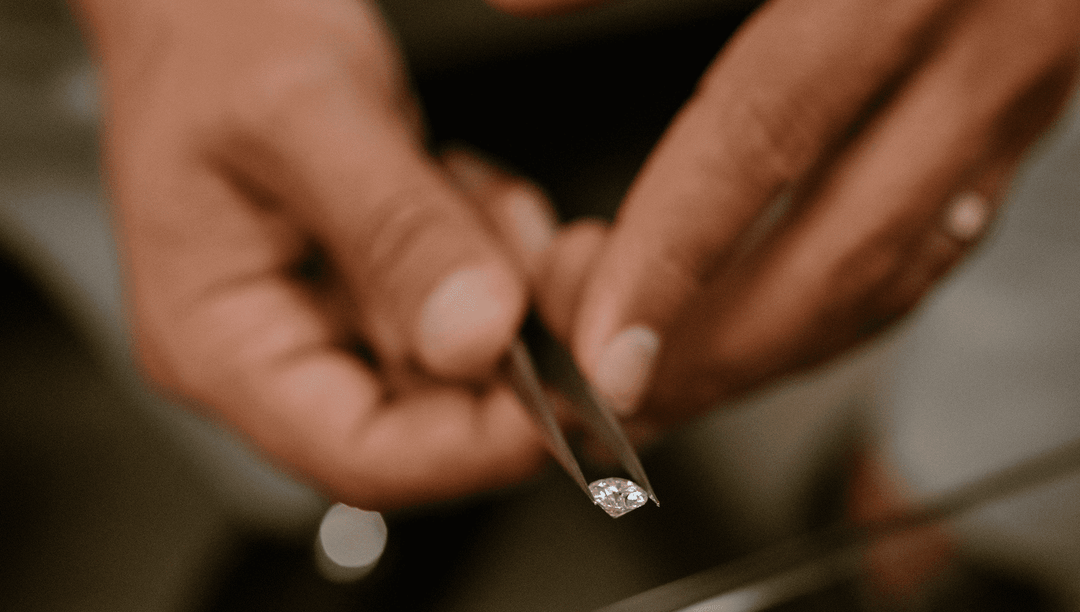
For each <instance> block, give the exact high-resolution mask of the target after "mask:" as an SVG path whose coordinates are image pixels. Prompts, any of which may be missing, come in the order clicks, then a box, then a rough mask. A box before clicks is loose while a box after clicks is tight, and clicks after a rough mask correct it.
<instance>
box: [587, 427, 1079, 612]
mask: <svg viewBox="0 0 1080 612" xmlns="http://www.w3.org/2000/svg"><path fill="white" fill-rule="evenodd" d="M1078 471H1080V440H1073V441H1071V442H1068V443H1066V444H1064V445H1062V446H1059V447H1057V448H1054V449H1052V450H1049V451H1046V452H1043V453H1041V454H1038V455H1035V456H1032V457H1030V458H1027V459H1025V460H1023V461H1021V462H1019V463H1016V464H1014V465H1012V466H1010V467H1008V468H1005V469H1003V470H1000V471H998V472H995V473H993V474H990V475H987V476H984V477H982V478H980V479H978V480H975V481H974V482H971V483H968V484H966V485H963V486H961V487H958V488H956V489H954V490H952V491H949V492H947V493H944V494H942V495H940V496H938V497H937V498H935V499H932V500H929V501H927V502H924V503H923V504H922V505H921V506H920V507H919V508H918V509H916V510H913V511H911V512H909V513H907V514H904V515H900V516H896V517H893V518H887V519H882V520H879V521H875V522H872V523H869V524H864V525H853V524H849V523H845V522H841V523H837V524H834V525H832V526H830V527H826V528H824V529H822V530H820V531H816V532H812V533H808V534H805V535H802V536H799V537H795V538H792V539H790V540H786V541H784V542H781V543H779V544H777V545H775V546H772V547H769V548H766V549H764V550H761V551H758V552H757V553H755V554H752V555H750V556H748V557H745V558H743V559H740V560H737V561H735V562H732V563H728V564H724V565H720V566H717V567H714V568H712V569H707V570H704V571H701V572H698V573H696V574H692V575H690V576H687V577H685V578H681V579H679V580H675V581H674V582H669V583H668V584H665V585H663V586H659V587H656V588H654V589H651V590H648V591H645V592H643V593H639V594H637V595H635V596H633V597H630V598H628V599H624V600H622V601H620V602H617V603H614V604H611V605H610V606H606V607H604V608H602V609H601V610H598V611H597V612H709V611H717V610H723V611H724V612H758V611H762V610H767V609H770V608H772V607H773V606H774V605H778V604H781V603H783V602H785V601H791V600H793V599H795V598H796V597H799V596H802V595H805V594H807V593H811V592H813V591H815V590H817V589H821V588H824V587H825V586H827V585H828V584H830V583H835V582H838V581H840V580H843V579H848V578H852V577H854V576H856V575H857V574H858V572H859V571H861V569H862V564H863V558H864V554H865V551H866V550H867V549H868V548H869V547H870V546H871V545H872V544H873V543H874V542H875V541H878V540H879V539H881V538H884V537H886V536H890V535H895V534H898V533H901V532H903V531H905V530H909V529H915V528H918V527H923V526H926V525H931V524H934V523H938V522H941V521H944V520H947V519H950V518H952V517H955V516H957V515H959V514H962V513H964V512H966V511H968V510H972V509H974V508H977V507H980V506H983V505H985V504H989V503H991V502H994V501H997V500H1001V499H1004V498H1006V497H1008V496H1010V495H1014V494H1016V493H1019V492H1021V491H1024V490H1026V489H1029V488H1032V487H1036V486H1039V485H1043V484H1046V483H1049V482H1052V481H1054V480H1056V479H1058V478H1063V477H1066V476H1071V475H1074V474H1076V473H1077V472H1078Z"/></svg>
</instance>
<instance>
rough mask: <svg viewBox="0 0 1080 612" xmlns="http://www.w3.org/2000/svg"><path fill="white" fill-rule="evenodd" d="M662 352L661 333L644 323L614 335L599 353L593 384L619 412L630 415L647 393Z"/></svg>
mask: <svg viewBox="0 0 1080 612" xmlns="http://www.w3.org/2000/svg"><path fill="white" fill-rule="evenodd" d="M659 352H660V336H659V335H658V334H657V333H656V332H655V331H653V330H652V329H649V328H648V327H645V326H642V325H635V326H631V327H628V328H626V329H624V330H623V331H621V332H619V333H617V334H615V336H614V337H613V338H612V339H611V340H609V341H608V343H607V344H606V345H605V346H604V348H603V349H602V350H601V352H600V358H599V360H598V361H597V363H596V368H595V375H594V377H593V383H594V384H595V385H596V390H597V391H598V392H599V393H600V394H601V395H603V396H604V397H605V398H607V399H608V400H609V401H611V404H612V408H613V409H614V410H615V411H616V412H617V413H619V414H621V415H623V416H626V415H630V414H632V413H633V412H634V410H635V409H636V408H637V405H638V401H639V400H640V398H641V395H642V394H643V393H644V392H645V389H646V387H647V386H648V384H649V381H650V380H651V379H652V373H653V369H654V366H655V364H656V357H657V355H658V353H659Z"/></svg>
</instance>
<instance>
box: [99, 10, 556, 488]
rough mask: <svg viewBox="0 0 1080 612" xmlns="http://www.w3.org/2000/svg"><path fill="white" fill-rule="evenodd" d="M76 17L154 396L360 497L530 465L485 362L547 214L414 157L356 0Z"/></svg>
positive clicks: (455, 159) (374, 27)
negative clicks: (88, 48) (94, 86)
mask: <svg viewBox="0 0 1080 612" xmlns="http://www.w3.org/2000/svg"><path fill="white" fill-rule="evenodd" d="M79 8H80V9H81V12H82V15H83V17H84V20H85V23H86V27H87V31H88V33H89V35H90V38H91V40H92V42H93V44H94V46H95V48H96V50H97V52H98V54H99V56H100V57H101V59H102V61H103V64H104V67H105V76H106V85H107V96H106V103H107V105H106V108H107V113H106V119H105V130H104V133H105V136H104V150H105V161H106V167H107V169H108V178H109V185H110V189H111V192H112V197H113V200H114V203H115V217H116V221H117V226H118V234H119V238H120V241H121V244H122V253H123V260H124V267H125V270H126V273H127V280H128V286H129V292H130V301H131V310H132V313H133V319H134V321H133V322H134V327H135V334H136V345H137V351H138V354H139V355H140V357H141V359H142V363H143V366H144V367H145V369H146V371H147V373H148V374H149V375H150V376H151V377H152V378H153V379H154V380H155V381H156V382H157V383H158V384H160V385H161V386H162V387H164V388H166V389H168V390H171V391H172V392H174V393H176V394H178V395H180V396H182V397H183V398H185V399H186V400H188V401H190V402H193V403H195V404H196V405H198V406H201V407H203V408H204V409H205V410H206V412H207V414H209V415H211V416H213V417H215V418H218V419H220V420H221V421H222V422H224V423H225V424H226V425H227V426H229V427H232V428H234V429H236V430H238V431H239V432H242V433H243V434H244V435H246V436H247V437H249V438H250V439H251V440H252V441H254V442H255V443H256V445H258V446H259V447H261V448H263V449H264V450H266V451H267V452H268V453H269V454H270V455H271V456H272V457H274V458H276V459H277V460H278V461H279V462H280V463H281V464H282V465H283V466H285V467H286V468H288V469H290V470H293V471H295V472H298V473H299V474H300V475H302V476H304V477H307V478H309V479H314V481H315V482H316V483H317V484H319V485H320V486H321V487H323V488H324V490H326V491H327V492H328V493H329V494H330V495H332V496H333V497H335V498H337V499H340V500H342V501H345V502H347V503H350V504H352V505H355V506H360V507H365V508H371V509H385V508H393V507H400V506H406V505H412V504H418V503H424V502H430V501H435V500H441V499H447V498H452V497H457V496H461V495H465V494H469V493H473V492H476V491H480V490H484V489H490V488H494V487H498V486H502V485H506V484H508V483H512V482H516V481H520V480H522V479H524V478H525V477H527V476H528V475H529V474H531V473H532V472H533V471H534V470H536V469H537V468H538V467H539V466H540V465H541V464H542V462H543V460H544V457H545V452H544V448H543V444H542V441H541V440H540V438H539V436H538V435H537V434H536V432H535V431H534V429H533V427H532V425H531V423H530V422H529V420H528V418H527V416H526V413H525V412H524V411H523V410H522V408H521V407H520V405H519V404H518V402H517V400H516V399H515V398H514V396H513V394H512V392H511V391H510V389H509V388H508V387H507V386H506V385H505V384H502V383H501V382H500V379H498V378H497V377H496V376H495V369H496V365H497V363H498V360H499V359H500V358H501V357H502V355H503V354H504V353H505V351H506V348H507V347H508V345H509V342H510V341H511V339H512V338H513V337H514V336H515V335H516V332H517V328H518V326H519V325H520V321H521V319H522V317H523V315H524V312H525V308H526V305H527V304H528V301H529V294H528V285H529V274H530V272H529V270H531V269H535V268H536V267H537V266H538V263H537V262H536V258H537V256H538V254H539V253H540V252H542V251H543V250H544V249H545V247H546V243H545V240H546V239H549V238H550V234H551V232H552V231H553V229H552V228H551V227H549V226H545V225H544V222H545V220H548V219H551V218H552V216H551V212H550V210H549V209H548V208H546V207H547V203H546V202H545V201H544V200H543V198H542V196H541V195H540V193H539V191H538V190H536V189H535V188H532V187H529V186H528V185H526V184H525V183H523V182H522V181H519V180H517V179H514V178H512V177H509V176H507V175H505V174H502V173H500V172H499V171H497V170H495V169H493V168H489V167H488V165H487V164H486V163H485V162H483V161H481V160H479V159H477V158H475V156H473V155H471V154H469V153H466V152H461V151H458V152H453V153H451V154H448V156H447V160H446V161H445V162H444V160H442V159H437V158H435V157H432V156H430V155H429V154H428V153H427V152H426V149H425V147H424V142H423V133H422V131H421V129H420V121H419V113H418V111H417V109H416V107H415V104H414V102H413V100H412V99H411V97H410V96H411V94H410V92H409V90H408V88H407V85H406V81H405V78H404V75H403V74H402V71H401V64H400V60H399V58H398V56H397V54H396V50H395V47H394V45H393V42H392V41H391V40H390V38H389V36H388V35H387V33H386V31H385V30H384V27H383V24H382V23H381V21H380V19H379V17H378V15H377V13H376V12H375V11H373V10H372V9H371V7H369V6H367V5H363V4H357V3H354V2H349V1H342V0H315V1H309V0H296V1H293V0H271V1H269V2H263V1H260V2H257V3H247V2H217V1H214V2H202V1H200V0H193V1H189V2H157V1H155V0H145V1H139V2H130V3H124V2H119V1H115V2H114V1H109V0H102V1H101V2H95V1H88V2H86V3H84V4H82V5H80V7H79ZM522 219H524V221H521V220H522ZM530 220H531V221H532V225H530V223H529V221H530ZM500 231H503V232H505V234H506V238H507V239H506V240H502V239H500V238H499V236H500V234H499V232H500ZM357 347H359V349H357Z"/></svg>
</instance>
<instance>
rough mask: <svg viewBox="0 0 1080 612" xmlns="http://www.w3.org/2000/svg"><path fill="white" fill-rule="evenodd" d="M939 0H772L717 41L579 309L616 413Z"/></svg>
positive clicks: (593, 364)
mask: <svg viewBox="0 0 1080 612" xmlns="http://www.w3.org/2000/svg"><path fill="white" fill-rule="evenodd" d="M939 4H940V3H937V2H901V3H897V2H884V1H881V2H878V1H874V2H865V1H858V0H851V1H849V0H838V1H835V2H829V3H805V2H798V1H797V0H796V1H784V0H780V1H775V2H771V3H768V4H766V5H764V6H763V7H762V8H761V9H760V10H759V12H758V13H756V14H755V15H754V16H753V17H752V18H751V20H750V21H749V22H748V23H747V24H746V25H745V26H744V28H743V29H742V30H741V31H740V32H739V33H737V34H736V36H735V38H734V39H733V40H732V41H731V42H730V43H729V44H728V47H727V48H726V50H725V51H724V52H723V53H722V54H721V55H720V56H719V57H718V58H717V60H716V61H715V62H714V64H713V66H712V67H710V69H709V71H708V73H707V74H706V75H705V77H704V78H703V80H702V82H701V83H700V85H699V90H698V92H697V93H696V94H695V96H694V97H693V98H692V99H691V100H690V102H688V103H687V105H686V106H685V107H684V108H683V110H682V111H681V112H680V113H679V115H678V117H676V119H675V121H674V123H673V124H672V125H671V127H670V128H669V129H668V131H667V133H666V134H665V136H664V138H663V139H662V141H661V142H660V144H659V145H658V147H657V149H656V150H655V151H654V153H653V155H652V156H651V157H650V159H649V160H648V162H647V164H646V166H645V168H644V169H643V171H642V173H641V175H640V176H639V178H638V180H637V181H636V182H635V184H634V185H633V186H632V188H631V191H630V193H629V194H628V196H627V199H626V201H625V202H624V204H623V206H622V208H621V209H620V213H619V217H618V219H617V222H616V225H615V229H614V232H613V235H612V237H611V239H610V241H609V244H608V246H607V247H606V248H605V252H604V254H603V256H602V258H601V260H600V262H599V264H598V266H597V267H596V269H595V270H594V272H593V274H592V275H591V278H590V284H589V287H588V290H587V293H586V295H585V298H584V301H583V303H582V312H581V314H580V318H579V319H578V321H577V323H576V327H575V342H574V347H575V351H576V352H577V353H578V354H579V356H580V359H581V361H582V365H583V367H584V368H585V369H586V371H588V372H589V374H590V375H591V376H592V378H593V380H594V382H595V383H596V384H597V385H598V387H599V388H600V389H601V391H602V392H603V393H605V394H607V395H608V396H610V397H613V398H614V397H616V396H618V397H621V398H622V400H621V401H617V402H616V406H617V407H620V408H621V409H623V410H628V409H629V408H630V406H631V405H632V404H633V403H634V402H635V399H634V398H635V396H636V395H637V391H639V390H640V389H641V388H642V386H643V385H642V384H641V378H642V375H644V376H645V378H648V373H649V372H650V371H651V369H652V365H653V361H652V360H653V359H655V356H656V355H657V354H658V351H657V348H656V347H657V346H658V344H659V340H660V337H661V336H662V335H664V334H666V333H667V332H668V331H669V330H668V327H669V325H671V323H672V321H673V320H674V318H675V316H677V313H678V312H679V311H680V310H681V308H682V306H683V304H684V303H685V302H686V301H687V300H688V299H689V298H690V296H692V295H693V293H694V292H696V291H697V290H699V289H700V288H701V287H702V286H704V285H705V284H707V282H708V281H709V279H710V277H711V275H712V273H713V272H714V271H715V269H716V268H717V266H718V265H719V263H720V261H722V259H723V257H724V256H725V255H726V254H729V253H731V252H732V251H733V250H734V249H735V248H736V247H737V244H736V239H737V238H738V237H739V236H740V235H741V234H742V233H743V232H744V231H745V230H746V228H747V227H748V226H749V225H750V224H751V223H752V222H753V220H754V219H755V217H756V216H757V215H759V214H760V213H761V211H762V210H763V209H764V207H765V205H766V204H767V203H768V202H769V201H771V199H772V198H773V197H775V196H776V195H777V194H778V193H779V192H780V191H782V190H783V189H784V188H785V186H787V185H789V184H790V183H792V182H794V181H797V180H798V179H800V178H801V177H803V176H804V175H805V174H806V173H807V172H808V171H809V170H810V168H811V166H812V164H813V163H814V161H815V160H817V159H818V158H820V157H821V156H822V155H823V154H824V153H825V152H826V151H828V150H829V149H830V148H832V147H834V146H836V144H837V142H838V140H839V139H841V137H842V136H843V135H845V134H846V133H847V131H848V129H849V127H850V125H851V123H852V122H854V121H856V120H857V119H858V118H859V117H860V115H861V114H862V113H863V110H864V109H865V108H866V107H867V105H868V104H870V103H871V101H872V100H874V99H875V97H877V96H880V95H881V94H882V93H883V92H882V89H883V87H885V85H886V84H887V83H888V82H889V81H890V80H891V79H892V78H894V77H895V76H896V75H898V74H899V73H901V72H902V71H903V70H904V69H905V67H906V66H907V65H908V64H909V63H910V62H912V61H913V59H914V57H915V55H916V53H917V51H918V49H920V44H919V43H920V42H921V41H922V40H923V38H924V37H926V36H927V35H928V33H929V32H932V31H933V29H934V26H935V25H936V24H937V23H938V22H939V21H940V20H942V19H943V17H942V15H940V14H939V12H940V7H939ZM852 50H858V52H852Z"/></svg>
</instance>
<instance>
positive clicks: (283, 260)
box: [125, 173, 544, 509]
mask: <svg viewBox="0 0 1080 612" xmlns="http://www.w3.org/2000/svg"><path fill="white" fill-rule="evenodd" d="M172 183H173V184H169V185H167V186H168V187H170V188H171V189H165V190H162V191H161V193H171V194H176V195H179V196H182V197H184V198H190V200H185V202H184V204H185V205H184V206H180V207H179V208H180V209H181V211H180V214H182V215H185V216H186V215H194V217H193V218H196V219H201V220H202V221H204V222H205V224H184V223H176V221H178V219H176V218H172V219H165V220H161V219H159V221H164V223H162V224H160V225H158V224H157V223H156V222H154V221H152V220H151V219H152V218H157V215H158V214H160V213H161V212H162V210H161V209H160V208H155V207H153V206H152V205H136V206H135V207H133V210H131V211H129V214H127V215H126V216H125V227H127V228H128V229H129V230H131V235H132V236H133V239H134V242H133V244H132V252H131V255H132V259H131V262H132V266H131V267H132V268H133V270H134V271H135V276H136V280H137V281H138V282H136V288H137V289H138V291H137V295H136V297H137V300H136V302H137V306H138V308H137V312H139V313H140V318H141V320H142V321H143V324H142V325H141V326H140V329H141V330H142V331H143V334H142V335H141V338H142V341H141V342H140V346H142V347H143V348H147V346H148V345H153V346H152V348H151V352H152V354H153V355H155V356H156V364H157V370H158V373H159V374H162V377H161V378H162V380H164V381H165V382H166V383H168V384H169V385H170V386H171V387H172V388H174V389H176V390H178V391H180V392H181V393H182V394H183V395H185V396H187V397H190V398H192V399H194V400H195V401H197V402H199V403H202V404H204V405H206V406H212V407H213V408H214V409H215V411H216V414H217V415H218V416H219V417H221V418H223V419H224V420H225V421H226V422H227V423H228V424H230V425H231V426H233V427H235V428H236V429H238V430H240V431H242V432H244V434H245V435H246V436H248V437H249V438H251V439H252V440H253V441H254V442H255V443H257V445H258V446H259V447H260V448H262V449H265V450H266V451H267V452H269V453H270V454H271V456H273V457H274V458H275V459H276V460H277V461H280V462H281V463H283V464H284V465H285V466H287V467H288V468H289V469H290V470H293V469H295V470H299V471H300V472H301V473H302V474H303V475H304V476H305V477H311V478H314V479H316V481H317V482H318V484H319V486H320V487H321V488H323V489H325V490H326V491H327V492H328V493H330V494H331V495H333V496H334V497H335V498H338V499H342V500H344V501H347V502H349V503H351V504H353V505H357V506H361V507H367V508H373V509H385V508H390V507H399V506H402V505H409V504H414V503H421V502H427V501H433V500H441V499H448V498H450V497H455V496H458V495H461V494H465V493H471V492H476V491H480V490H483V489H487V488H490V487H493V486H499V485H502V484H507V483H509V482H513V481H515V480H519V479H521V478H524V477H525V476H527V475H528V474H530V473H531V472H532V471H533V470H535V469H537V467H538V466H539V465H540V462H541V461H542V459H543V456H544V455H543V446H542V443H541V442H540V440H539V438H538V437H537V435H536V433H535V432H534V431H533V429H532V426H531V424H530V423H529V422H528V419H527V418H526V417H525V416H524V414H525V413H524V411H523V410H522V409H521V407H520V405H518V404H517V403H516V401H515V400H514V398H513V394H512V393H511V392H510V391H509V390H508V389H506V388H504V387H496V388H494V389H492V390H489V391H487V392H484V393H481V394H473V393H471V392H467V391H463V390H461V389H458V388H453V387H445V386H441V385H437V384H429V386H428V387H426V388H421V389H413V390H406V391H404V392H399V393H397V394H395V395H394V396H392V399H391V396H390V395H389V394H388V393H387V392H386V389H385V388H384V387H383V386H382V385H381V384H380V380H379V379H378V378H377V377H376V376H375V375H374V374H373V373H372V372H371V371H370V370H369V369H368V368H366V367H365V366H364V364H363V363H362V362H361V361H360V360H359V359H357V358H356V357H355V356H353V355H352V354H350V353H348V352H347V351H345V350H343V349H342V348H341V345H340V341H341V340H342V338H341V337H340V336H339V335H338V334H337V333H336V331H335V329H336V325H335V324H334V323H333V322H332V321H329V320H327V318H326V316H325V314H324V312H323V311H322V309H321V307H320V305H319V303H318V302H317V301H316V298H315V296H313V295H312V294H311V293H310V292H309V291H308V290H307V289H306V288H305V287H304V286H303V285H301V284H299V283H297V282H296V281H295V280H294V279H292V278H291V277H289V276H288V275H287V274H286V272H287V271H288V270H289V269H290V268H291V266H290V265H289V262H290V261H291V260H293V259H295V258H296V257H297V256H299V254H300V252H301V250H300V249H297V248H292V247H293V245H294V241H293V237H292V236H291V234H290V233H289V232H283V231H282V229H281V227H280V226H279V224H278V223H277V218H276V216H275V215H273V214H269V213H268V212H267V211H265V210H261V209H258V208H255V207H252V206H249V205H248V203H246V202H243V201H241V200H240V198H241V196H240V195H239V193H238V192H236V190H234V189H233V188H232V186H230V185H228V184H227V182H226V181H224V180H222V179H221V177H219V176H215V175H213V174H206V173H201V174H198V175H197V176H195V177H192V178H187V179H185V180H182V181H173V182H172ZM192 209H195V210H192ZM188 220H190V219H188ZM155 227H156V229H157V231H146V230H148V229H152V228H155ZM139 230H142V231H139ZM163 238H168V239H164V240H163Z"/></svg>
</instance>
